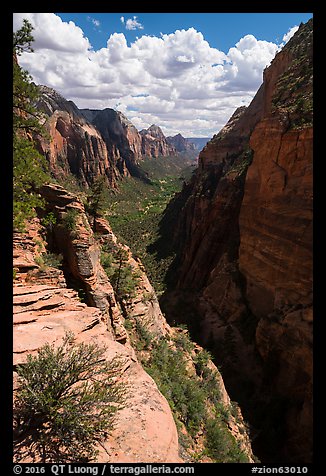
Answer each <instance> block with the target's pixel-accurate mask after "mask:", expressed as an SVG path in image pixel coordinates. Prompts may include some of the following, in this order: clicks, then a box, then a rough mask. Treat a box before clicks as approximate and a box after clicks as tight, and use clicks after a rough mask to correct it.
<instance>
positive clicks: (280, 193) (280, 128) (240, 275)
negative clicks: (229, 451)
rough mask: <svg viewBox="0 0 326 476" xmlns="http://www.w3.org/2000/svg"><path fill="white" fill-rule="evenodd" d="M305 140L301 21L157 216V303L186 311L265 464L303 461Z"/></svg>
mask: <svg viewBox="0 0 326 476" xmlns="http://www.w3.org/2000/svg"><path fill="white" fill-rule="evenodd" d="M312 137H313V132H312V20H311V21H309V22H308V23H307V24H305V25H301V26H300V28H299V30H298V32H297V33H296V34H295V35H294V37H293V38H292V39H291V40H290V41H289V42H288V43H287V44H286V45H285V46H284V47H283V49H282V50H281V51H280V52H279V53H278V54H277V55H276V57H275V59H274V60H273V62H272V63H271V65H270V66H269V67H268V68H267V69H266V70H265V71H264V81H263V84H262V86H261V87H260V89H259V91H258V92H257V94H256V96H255V98H254V99H253V101H252V102H251V104H250V105H249V106H248V107H247V108H244V107H242V108H239V109H237V110H236V111H235V113H234V115H233V116H232V117H231V119H230V120H229V122H228V124H227V125H226V126H225V127H224V128H223V129H222V130H221V131H220V132H219V133H218V134H217V135H216V136H214V137H213V139H212V140H211V141H210V142H209V143H208V144H207V145H206V146H205V147H204V149H203V150H202V152H201V153H200V156H199V166H198V170H197V172H196V174H195V175H194V176H193V178H192V180H191V181H190V183H188V184H186V185H185V186H184V188H183V190H182V192H181V193H180V194H179V195H178V196H177V197H175V199H174V200H173V201H172V202H171V203H170V205H169V206H168V208H167V210H166V213H165V217H164V218H163V220H162V233H164V229H167V228H171V226H172V225H175V230H176V231H175V235H174V247H175V250H176V251H177V258H176V260H175V263H174V268H173V273H172V272H171V276H170V279H171V282H172V283H173V284H174V287H175V288H176V289H174V290H171V291H170V292H168V293H167V294H166V295H165V297H163V299H162V305H163V306H164V307H165V308H166V311H167V312H169V313H170V316H171V319H172V320H173V319H175V320H177V319H178V316H177V315H176V314H175V313H174V311H173V304H174V303H175V302H176V301H177V300H180V299H183V300H184V302H185V304H186V305H187V306H188V307H187V310H189V313H188V315H190V311H191V309H195V310H196V312H195V314H194V315H193V317H192V321H191V322H190V325H192V326H193V329H194V331H195V332H196V333H197V338H199V339H200V341H201V342H202V343H204V344H205V345H206V346H208V347H209V348H210V349H211V350H212V351H213V352H214V354H215V356H216V360H217V362H219V364H222V373H223V376H224V378H225V381H226V383H227V388H228V390H229V391H231V394H232V395H233V397H234V398H235V399H237V400H238V401H239V402H240V404H241V405H242V408H243V409H244V408H246V411H247V415H248V417H250V418H251V421H252V422H253V436H254V439H255V445H256V446H255V448H257V451H258V456H260V454H261V455H262V457H263V458H264V461H266V462H268V461H273V462H275V461H277V460H278V461H292V462H299V461H300V462H308V461H310V460H311V452H312V328H311V326H312ZM176 217H177V218H176ZM172 275H173V276H172ZM185 314H186V313H185ZM179 320H180V317H179ZM183 322H187V317H184V318H183Z"/></svg>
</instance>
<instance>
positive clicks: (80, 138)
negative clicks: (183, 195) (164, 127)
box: [36, 86, 177, 188]
mask: <svg viewBox="0 0 326 476" xmlns="http://www.w3.org/2000/svg"><path fill="white" fill-rule="evenodd" d="M39 91H40V97H39V99H38V101H37V104H36V106H37V108H38V110H39V111H40V117H41V121H42V122H43V124H44V127H45V129H46V131H47V133H48V136H47V137H45V136H44V135H43V136H42V137H41V136H39V137H37V141H36V142H37V145H38V148H39V150H40V152H41V153H42V154H44V155H45V157H46V159H47V161H48V163H49V165H50V170H51V172H52V174H53V176H54V177H56V178H57V179H63V178H69V177H70V176H71V175H72V176H74V177H76V178H77V181H78V182H79V184H80V185H81V186H84V187H88V186H90V185H91V184H92V183H93V181H94V180H95V179H96V178H97V177H99V176H105V177H106V181H107V184H108V186H109V187H110V188H115V187H116V186H117V180H118V179H119V178H120V177H124V176H130V175H132V176H135V177H141V178H145V177H144V173H143V172H142V171H141V168H140V167H139V164H140V163H141V161H142V160H143V159H144V158H146V157H147V158H157V157H167V156H175V155H177V149H176V148H175V147H174V146H173V145H172V144H170V143H169V142H168V140H167V138H166V137H165V136H164V134H163V132H162V131H161V129H160V128H159V127H158V126H155V125H154V124H153V125H152V126H151V127H149V128H148V129H146V130H142V131H140V132H138V130H137V129H136V127H135V126H134V125H133V124H132V123H131V122H130V121H129V120H128V119H127V118H126V117H125V116H124V114H122V113H121V112H119V111H115V110H114V109H110V108H106V109H104V110H95V109H78V108H77V106H76V105H75V104H74V103H73V102H72V101H67V100H66V99H65V98H64V97H62V96H61V95H60V94H59V93H57V92H56V91H55V90H54V89H51V88H49V87H47V86H39Z"/></svg>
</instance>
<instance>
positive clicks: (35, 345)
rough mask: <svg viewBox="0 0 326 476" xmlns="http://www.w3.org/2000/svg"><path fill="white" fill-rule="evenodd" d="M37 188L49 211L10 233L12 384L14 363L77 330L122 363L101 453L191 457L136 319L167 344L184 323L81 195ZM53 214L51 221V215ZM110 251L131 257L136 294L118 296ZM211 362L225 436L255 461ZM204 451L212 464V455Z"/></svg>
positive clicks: (31, 457) (23, 451) (22, 451)
mask: <svg viewBox="0 0 326 476" xmlns="http://www.w3.org/2000/svg"><path fill="white" fill-rule="evenodd" d="M40 194H41V196H42V197H43V198H44V200H45V203H46V205H45V209H44V210H39V211H38V212H39V216H38V217H37V218H34V219H33V220H31V221H30V222H29V223H27V224H26V230H25V231H24V232H20V233H18V232H15V233H14V250H13V255H14V261H13V266H14V308H13V324H14V330H13V343H14V348H13V351H14V358H13V365H14V389H15V390H16V389H17V386H18V385H19V379H18V376H17V372H16V371H17V366H18V365H21V364H24V363H26V361H27V359H28V356H29V355H36V354H37V352H38V350H39V349H40V348H41V347H42V346H43V345H44V344H45V343H50V344H53V345H54V346H58V345H60V344H61V342H62V338H63V337H64V336H65V334H66V332H73V333H74V336H75V339H76V343H81V342H83V343H96V344H100V345H104V346H105V347H106V352H105V358H106V359H107V360H108V361H110V360H111V359H112V358H113V357H115V356H118V357H120V359H122V361H123V366H122V368H121V369H120V370H119V373H118V374H117V377H116V378H117V379H118V381H119V382H122V383H124V384H125V385H126V390H125V392H126V393H125V396H126V399H127V403H126V405H125V406H124V407H123V408H122V409H121V410H119V412H118V413H117V418H116V420H115V426H114V428H113V429H112V431H111V432H110V434H109V435H108V436H107V437H106V438H105V439H104V440H103V441H101V443H99V444H98V450H99V453H98V456H97V459H96V461H97V462H108V461H109V462H112V463H115V462H116V463H117V462H119V463H183V462H193V461H194V460H193V459H192V457H191V455H189V453H187V452H185V450H184V449H182V447H181V445H180V442H179V439H178V432H177V428H176V424H175V421H174V417H173V414H172V411H171V408H170V406H169V403H168V401H167V400H166V398H165V397H164V396H163V395H162V393H161V392H160V391H159V389H158V386H157V384H156V383H155V381H154V380H153V379H152V377H150V375H149V374H148V373H147V372H146V371H145V369H144V366H143V365H142V363H141V358H140V356H142V355H143V354H144V353H147V354H148V356H147V359H149V360H150V359H151V349H150V348H149V349H148V350H147V351H145V350H142V352H141V353H139V348H137V342H138V341H137V340H136V341H135V335H136V333H135V329H137V328H138V327H140V328H141V329H142V332H143V333H145V335H148V336H149V335H150V336H151V339H153V342H158V341H160V340H162V339H164V340H166V342H168V343H169V346H175V341H174V336H175V335H177V336H178V335H179V334H180V333H183V332H184V331H183V330H181V329H172V328H171V327H170V326H169V325H168V324H167V322H166V320H165V317H164V315H163V313H162V311H161V309H160V306H159V302H158V299H157V296H156V294H155V291H154V289H153V287H152V286H151V284H150V282H149V280H148V278H147V276H146V273H145V270H144V267H143V266H142V264H141V262H140V261H139V260H138V259H134V257H133V256H132V254H131V252H130V249H129V248H128V247H127V246H126V245H121V244H120V243H119V242H118V240H117V238H116V237H115V235H114V234H113V232H112V230H111V228H110V225H109V223H108V222H107V221H106V220H105V219H104V218H96V220H95V223H94V229H95V233H94V232H93V230H92V228H91V227H90V225H89V221H88V218H87V214H86V213H85V209H84V205H83V203H82V202H81V200H80V199H79V198H78V197H77V196H76V195H74V194H73V193H71V192H68V191H67V190H65V189H64V188H63V187H62V186H60V185H57V184H46V185H44V186H42V187H41V189H40ZM50 216H51V217H52V219H51V221H47V218H48V217H50ZM104 250H110V251H109V252H108V251H106V253H108V255H110V254H111V253H113V254H114V253H116V252H117V251H119V250H121V251H123V252H124V256H125V258H124V259H125V260H126V264H127V265H128V266H130V267H131V269H132V270H133V272H134V273H137V277H138V278H137V286H136V288H135V293H134V294H133V295H132V296H130V297H129V298H124V299H120V300H119V299H118V298H117V297H116V292H115V290H114V288H113V285H112V283H111V281H110V279H109V278H108V275H107V273H106V272H105V270H104V267H103V266H104V265H103V266H102V264H103V257H102V254H103V252H104ZM60 256H61V264H59V263H58V258H59V257H60ZM130 326H131V327H130ZM138 345H139V342H138ZM202 350H203V349H201V348H200V347H199V346H196V347H195V349H194V351H193V356H192V355H191V354H186V355H185V358H187V362H188V366H189V370H188V372H189V378H190V379H191V378H194V376H195V375H196V371H195V366H194V363H193V359H194V358H195V357H196V355H197V354H198V353H200V352H202ZM137 351H138V352H137ZM185 352H186V351H185ZM209 365H210V369H211V371H212V372H214V374H215V375H216V382H217V388H216V389H215V390H216V392H218V394H219V405H220V408H222V409H223V411H224V412H225V413H227V414H228V419H227V425H228V426H227V430H225V431H227V433H229V434H230V435H229V437H228V438H232V439H234V441H236V442H237V445H238V448H239V451H241V452H243V454H244V455H245V457H246V460H248V461H250V462H252V461H253V460H254V459H253V454H252V450H251V445H250V440H249V437H248V433H247V428H246V427H245V424H244V421H243V418H242V414H241V411H240V409H238V408H236V407H235V406H234V405H233V406H232V402H231V400H230V398H229V396H228V394H227V392H226V390H225V387H224V383H223V380H222V378H221V376H220V374H219V372H218V370H217V368H216V367H215V365H214V364H213V363H212V362H209ZM192 374H193V375H194V376H193V377H192ZM14 398H15V397H14ZM230 409H232V412H233V413H232V414H231V413H230V411H231V410H230ZM221 411H222V410H221ZM184 433H185V437H187V433H186V432H184ZM188 438H189V436H188ZM197 439H199V440H200V444H198V443H197V442H196V441H197V440H194V442H193V445H194V448H193V449H192V453H193V454H195V455H198V454H199V452H200V451H201V450H202V446H200V445H201V444H202V433H201V434H199V436H197ZM14 448H15V455H14V460H15V461H16V462H40V461H41V456H40V455H39V454H38V453H37V452H31V451H30V447H29V446H28V445H27V446H26V445H24V440H22V441H21V442H20V443H18V444H15V446H14ZM202 458H204V461H207V462H211V459H209V458H208V457H205V456H202Z"/></svg>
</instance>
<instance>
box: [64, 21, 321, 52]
mask: <svg viewBox="0 0 326 476" xmlns="http://www.w3.org/2000/svg"><path fill="white" fill-rule="evenodd" d="M57 15H59V16H60V18H62V20H64V21H70V20H71V21H73V22H75V23H76V25H78V26H80V27H81V28H82V30H83V31H84V33H85V35H86V36H87V37H88V39H89V40H90V42H91V44H92V46H93V48H94V49H99V48H103V47H105V46H106V42H107V39H108V37H109V36H110V34H112V33H114V32H120V33H124V34H125V36H126V38H127V41H128V43H129V44H130V43H131V42H133V41H135V39H136V37H137V36H141V35H143V34H145V35H155V36H158V35H159V34H160V33H161V32H162V33H173V32H174V31H175V30H180V29H188V28H190V27H194V28H195V29H196V30H197V31H201V32H202V33H203V35H204V37H205V39H206V40H207V41H208V42H209V44H210V45H211V46H213V47H215V48H218V49H221V50H222V51H224V52H227V51H228V50H229V48H231V47H232V46H234V44H235V43H236V42H237V41H239V39H240V38H241V37H243V36H245V35H247V34H252V35H254V36H255V37H256V38H257V40H266V41H272V42H276V43H280V42H281V40H282V37H283V35H284V33H285V32H287V31H288V29H289V28H291V27H293V26H294V25H299V24H300V22H303V23H305V22H307V21H308V20H309V19H310V18H311V17H312V13H311V14H310V13H123V12H122V13H60V12H59V13H57ZM122 16H123V17H124V18H125V19H127V18H133V17H134V16H136V17H137V21H138V23H140V24H141V25H142V26H143V29H142V30H140V29H137V28H136V29H135V30H127V29H126V27H125V24H123V23H122V22H121V21H120V18H121V17H122ZM92 20H95V21H99V22H100V25H99V26H97V25H95V24H94V23H93V22H92Z"/></svg>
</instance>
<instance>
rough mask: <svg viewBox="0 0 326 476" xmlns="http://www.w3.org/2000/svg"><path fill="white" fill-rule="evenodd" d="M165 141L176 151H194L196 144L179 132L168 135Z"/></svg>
mask: <svg viewBox="0 0 326 476" xmlns="http://www.w3.org/2000/svg"><path fill="white" fill-rule="evenodd" d="M166 140H167V142H168V143H169V144H170V145H172V146H173V147H174V148H175V149H176V150H177V151H178V152H189V151H192V152H193V151H195V150H196V146H195V144H193V143H192V142H191V141H190V140H189V139H185V138H184V137H183V136H182V135H181V134H176V135H175V136H168V137H167V138H166Z"/></svg>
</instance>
